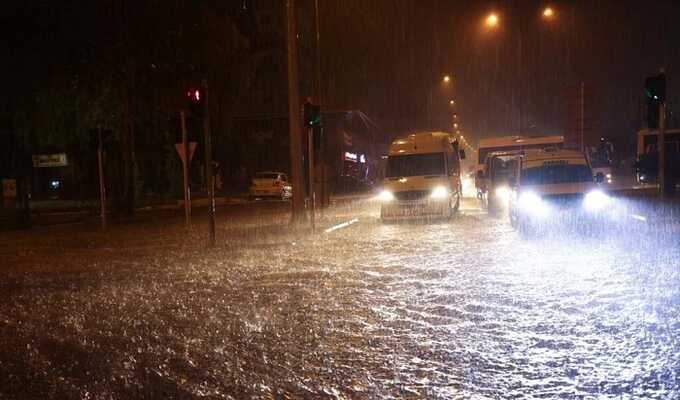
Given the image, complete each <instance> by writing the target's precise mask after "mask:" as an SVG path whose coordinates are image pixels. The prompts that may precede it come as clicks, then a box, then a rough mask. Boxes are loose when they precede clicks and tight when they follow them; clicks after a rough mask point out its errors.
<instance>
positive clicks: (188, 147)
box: [175, 110, 196, 229]
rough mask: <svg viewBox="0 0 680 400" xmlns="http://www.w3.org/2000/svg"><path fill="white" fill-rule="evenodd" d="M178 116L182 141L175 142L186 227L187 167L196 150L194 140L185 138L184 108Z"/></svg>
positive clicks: (188, 223)
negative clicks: (180, 174) (180, 171)
mask: <svg viewBox="0 0 680 400" xmlns="http://www.w3.org/2000/svg"><path fill="white" fill-rule="evenodd" d="M179 117H180V121H181V125H182V143H177V144H175V149H177V154H179V158H180V159H181V160H182V172H183V174H184V220H185V224H186V228H187V229H190V228H191V187H190V185H189V180H190V177H189V167H190V165H191V159H192V158H193V156H194V151H195V150H196V142H191V143H189V142H188V140H187V125H186V117H185V114H184V110H182V111H180V112H179Z"/></svg>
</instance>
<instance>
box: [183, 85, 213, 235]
mask: <svg viewBox="0 0 680 400" xmlns="http://www.w3.org/2000/svg"><path fill="white" fill-rule="evenodd" d="M203 91H204V93H203V96H205V97H204V100H203V107H204V108H203V133H204V134H205V179H206V187H207V189H208V230H209V233H210V237H209V242H208V246H210V247H213V246H215V182H214V178H213V165H212V162H213V161H212V138H211V134H210V108H209V107H208V101H209V100H210V96H209V94H208V80H207V79H204V80H203ZM185 154H186V153H185Z"/></svg>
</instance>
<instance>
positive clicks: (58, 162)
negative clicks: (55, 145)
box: [33, 153, 68, 168]
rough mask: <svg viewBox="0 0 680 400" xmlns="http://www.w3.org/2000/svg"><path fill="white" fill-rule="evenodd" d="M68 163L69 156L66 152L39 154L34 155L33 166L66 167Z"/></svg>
mask: <svg viewBox="0 0 680 400" xmlns="http://www.w3.org/2000/svg"><path fill="white" fill-rule="evenodd" d="M67 165H68V157H66V153H57V154H38V155H34V156H33V167H35V168H50V167H65V166H67Z"/></svg>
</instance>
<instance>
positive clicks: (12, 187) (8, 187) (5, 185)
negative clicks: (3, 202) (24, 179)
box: [2, 179, 17, 197]
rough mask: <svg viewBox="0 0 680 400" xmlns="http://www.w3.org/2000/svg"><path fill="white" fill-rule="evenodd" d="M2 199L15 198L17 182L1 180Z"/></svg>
mask: <svg viewBox="0 0 680 400" xmlns="http://www.w3.org/2000/svg"><path fill="white" fill-rule="evenodd" d="M2 197H17V180H16V179H3V180H2Z"/></svg>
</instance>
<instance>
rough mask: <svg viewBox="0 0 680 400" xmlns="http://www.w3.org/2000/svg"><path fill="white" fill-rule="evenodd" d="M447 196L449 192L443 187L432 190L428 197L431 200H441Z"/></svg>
mask: <svg viewBox="0 0 680 400" xmlns="http://www.w3.org/2000/svg"><path fill="white" fill-rule="evenodd" d="M448 195H449V191H448V190H447V189H446V188H445V187H444V186H437V187H435V188H434V189H433V190H432V193H431V194H430V197H432V198H433V199H443V198H446V197H447V196H448Z"/></svg>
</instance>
